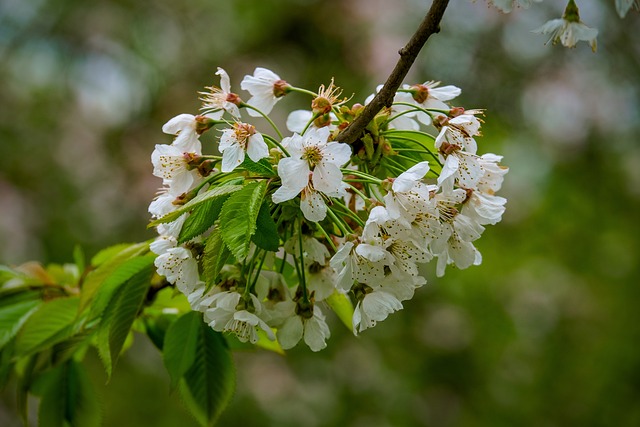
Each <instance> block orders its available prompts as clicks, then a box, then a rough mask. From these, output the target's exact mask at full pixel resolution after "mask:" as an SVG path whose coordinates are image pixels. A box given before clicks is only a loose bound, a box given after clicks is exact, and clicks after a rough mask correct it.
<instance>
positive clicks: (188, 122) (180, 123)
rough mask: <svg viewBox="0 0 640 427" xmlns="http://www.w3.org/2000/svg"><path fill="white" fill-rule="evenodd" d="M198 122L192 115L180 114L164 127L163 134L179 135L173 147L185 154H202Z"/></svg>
mask: <svg viewBox="0 0 640 427" xmlns="http://www.w3.org/2000/svg"><path fill="white" fill-rule="evenodd" d="M197 125H198V122H197V121H196V116H194V115H192V114H180V115H177V116H175V117H174V118H172V119H171V120H169V121H168V122H167V123H165V124H164V126H162V132H164V133H167V134H169V135H177V138H176V139H175V140H174V141H173V146H174V147H176V148H178V149H179V150H180V151H182V152H185V153H198V154H199V153H201V152H202V145H201V144H200V140H199V139H198V132H197V130H196V129H197Z"/></svg>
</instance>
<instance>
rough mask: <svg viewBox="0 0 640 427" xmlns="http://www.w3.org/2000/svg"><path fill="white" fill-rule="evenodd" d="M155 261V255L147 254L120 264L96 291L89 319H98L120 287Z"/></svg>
mask: <svg viewBox="0 0 640 427" xmlns="http://www.w3.org/2000/svg"><path fill="white" fill-rule="evenodd" d="M155 259H156V255H154V254H149V255H145V256H141V257H135V258H131V259H128V260H126V261H125V262H123V263H122V264H120V265H119V266H118V267H117V268H116V269H115V270H114V271H113V272H112V273H111V274H110V275H109V276H108V277H106V278H105V280H104V281H103V282H102V283H101V284H100V286H99V287H98V289H97V290H96V292H95V294H94V297H93V302H92V303H91V306H90V311H89V319H90V320H91V319H95V318H96V317H100V316H101V315H102V313H103V312H104V310H105V308H106V307H107V305H108V304H109V302H110V301H111V299H112V298H113V296H114V294H115V293H116V292H117V290H118V289H119V288H120V286H122V285H123V284H124V283H125V282H126V281H127V280H129V279H131V278H132V277H133V276H135V275H136V274H137V273H139V272H140V271H142V270H144V269H145V268H148V267H149V266H151V265H152V264H153V261H154V260H155ZM82 309H83V307H80V310H82Z"/></svg>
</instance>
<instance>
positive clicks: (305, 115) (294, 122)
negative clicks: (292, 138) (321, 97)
mask: <svg viewBox="0 0 640 427" xmlns="http://www.w3.org/2000/svg"><path fill="white" fill-rule="evenodd" d="M311 118H313V112H312V111H308V110H295V111H292V112H291V113H290V114H289V116H288V117H287V129H289V131H291V132H297V133H302V131H303V130H304V128H305V127H306V126H307V123H309V120H311Z"/></svg>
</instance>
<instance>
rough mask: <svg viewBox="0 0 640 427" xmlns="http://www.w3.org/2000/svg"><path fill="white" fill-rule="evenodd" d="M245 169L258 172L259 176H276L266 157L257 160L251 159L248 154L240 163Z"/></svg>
mask: <svg viewBox="0 0 640 427" xmlns="http://www.w3.org/2000/svg"><path fill="white" fill-rule="evenodd" d="M240 167H242V168H243V169H245V170H248V171H249V172H253V173H255V174H259V175H261V176H276V175H277V174H276V171H275V170H273V166H272V165H271V163H269V161H268V160H267V159H260V160H258V161H257V162H254V161H253V160H251V159H250V158H249V157H248V156H247V157H245V158H244V162H242V164H241V165H240Z"/></svg>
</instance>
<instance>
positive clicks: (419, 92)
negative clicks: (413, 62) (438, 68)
mask: <svg viewBox="0 0 640 427" xmlns="http://www.w3.org/2000/svg"><path fill="white" fill-rule="evenodd" d="M439 86H440V82H435V81H428V82H424V83H423V84H420V85H413V86H409V85H404V86H403V88H404V89H407V90H412V91H413V94H412V97H411V98H412V99H411V100H412V102H414V103H416V104H417V105H418V106H420V107H421V108H423V109H425V110H429V109H432V110H449V108H450V107H449V106H448V105H447V104H445V102H444V101H450V100H452V99H454V98H455V97H457V96H458V95H460V93H462V90H461V89H460V88H459V87H457V86H452V85H449V86H442V87H439ZM432 115H435V116H441V115H443V113H440V112H436V111H434V112H433V113H432ZM416 118H417V119H418V121H419V122H421V123H423V124H425V125H427V126H429V125H430V124H431V116H430V115H429V114H427V113H425V112H424V111H418V112H417V113H416Z"/></svg>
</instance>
